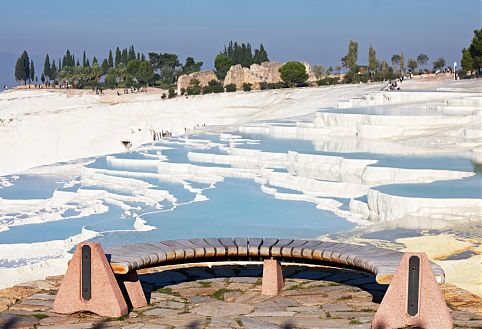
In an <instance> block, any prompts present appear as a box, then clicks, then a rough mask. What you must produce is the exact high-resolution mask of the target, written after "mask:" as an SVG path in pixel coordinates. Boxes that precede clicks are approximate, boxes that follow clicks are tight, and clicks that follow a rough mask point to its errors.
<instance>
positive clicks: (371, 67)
mask: <svg viewBox="0 0 482 329" xmlns="http://www.w3.org/2000/svg"><path fill="white" fill-rule="evenodd" d="M377 67H378V61H377V53H376V51H375V48H373V47H372V46H370V48H368V71H369V72H370V74H373V73H375V72H376V71H377Z"/></svg>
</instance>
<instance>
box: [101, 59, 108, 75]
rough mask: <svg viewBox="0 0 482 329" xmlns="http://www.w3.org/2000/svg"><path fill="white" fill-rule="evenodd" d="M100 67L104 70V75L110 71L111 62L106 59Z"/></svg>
mask: <svg viewBox="0 0 482 329" xmlns="http://www.w3.org/2000/svg"><path fill="white" fill-rule="evenodd" d="M100 67H101V69H102V73H103V74H105V73H106V72H107V70H109V62H108V61H107V59H105V58H104V60H103V61H102V64H101V65H100Z"/></svg>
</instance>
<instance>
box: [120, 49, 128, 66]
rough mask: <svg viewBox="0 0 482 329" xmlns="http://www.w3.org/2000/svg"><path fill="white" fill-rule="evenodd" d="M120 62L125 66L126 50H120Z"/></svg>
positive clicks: (126, 59)
mask: <svg viewBox="0 0 482 329" xmlns="http://www.w3.org/2000/svg"><path fill="white" fill-rule="evenodd" d="M121 62H122V63H124V64H127V62H128V56H127V48H124V49H122V54H121Z"/></svg>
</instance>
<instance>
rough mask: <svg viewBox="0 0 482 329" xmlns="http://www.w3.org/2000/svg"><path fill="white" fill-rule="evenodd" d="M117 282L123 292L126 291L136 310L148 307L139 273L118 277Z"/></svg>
mask: <svg viewBox="0 0 482 329" xmlns="http://www.w3.org/2000/svg"><path fill="white" fill-rule="evenodd" d="M117 282H118V283H119V286H120V288H121V290H125V292H126V293H127V296H128V298H129V301H130V303H131V305H132V307H134V308H138V307H145V306H147V299H146V295H145V294H144V290H142V286H141V281H140V280H139V277H138V276H137V272H130V273H128V274H126V275H123V276H118V277H117Z"/></svg>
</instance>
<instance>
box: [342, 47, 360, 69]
mask: <svg viewBox="0 0 482 329" xmlns="http://www.w3.org/2000/svg"><path fill="white" fill-rule="evenodd" d="M357 60H358V42H356V41H353V40H350V44H349V45H348V53H347V54H346V56H345V57H343V58H342V59H341V62H342V64H343V67H344V68H346V69H348V70H350V72H352V73H355V72H356V70H357V63H356V62H357Z"/></svg>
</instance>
